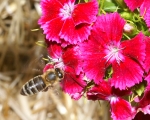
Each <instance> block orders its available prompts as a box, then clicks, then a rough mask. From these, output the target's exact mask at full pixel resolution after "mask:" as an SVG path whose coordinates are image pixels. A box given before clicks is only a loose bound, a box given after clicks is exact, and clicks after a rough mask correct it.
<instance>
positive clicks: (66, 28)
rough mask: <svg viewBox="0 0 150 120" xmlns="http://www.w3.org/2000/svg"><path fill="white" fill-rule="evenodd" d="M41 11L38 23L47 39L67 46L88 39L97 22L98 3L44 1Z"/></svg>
mask: <svg viewBox="0 0 150 120" xmlns="http://www.w3.org/2000/svg"><path fill="white" fill-rule="evenodd" d="M41 9H42V16H41V18H40V19H39V21H38V23H39V24H40V25H41V28H43V30H44V34H45V35H46V39H47V40H49V41H56V42H57V43H63V44H62V45H64V46H66V45H67V44H77V42H82V41H84V40H85V39H87V38H88V36H89V35H90V30H91V24H92V23H93V22H95V20H96V14H97V13H98V3H97V1H96V0H93V1H91V2H88V3H81V4H76V5H75V0H66V1H64V0H42V1H41Z"/></svg>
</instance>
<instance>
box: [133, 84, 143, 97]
mask: <svg viewBox="0 0 150 120" xmlns="http://www.w3.org/2000/svg"><path fill="white" fill-rule="evenodd" d="M133 89H134V91H135V92H136V94H137V95H138V96H141V95H142V93H143V92H144V90H145V83H144V82H142V83H140V84H138V85H135V86H134V87H133Z"/></svg>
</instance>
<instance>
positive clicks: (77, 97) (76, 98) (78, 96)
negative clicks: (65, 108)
mask: <svg viewBox="0 0 150 120" xmlns="http://www.w3.org/2000/svg"><path fill="white" fill-rule="evenodd" d="M82 95H83V93H82V92H77V93H73V94H70V96H71V98H72V99H74V100H79V99H80V98H81V97H82Z"/></svg>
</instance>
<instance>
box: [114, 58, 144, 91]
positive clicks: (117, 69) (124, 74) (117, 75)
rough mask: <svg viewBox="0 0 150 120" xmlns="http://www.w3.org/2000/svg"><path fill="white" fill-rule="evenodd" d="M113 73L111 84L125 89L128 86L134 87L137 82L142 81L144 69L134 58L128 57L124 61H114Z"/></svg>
mask: <svg viewBox="0 0 150 120" xmlns="http://www.w3.org/2000/svg"><path fill="white" fill-rule="evenodd" d="M112 67H113V74H112V78H111V85H112V86H114V87H115V88H119V89H120V90H124V89H126V88H127V87H132V86H134V85H135V84H137V83H139V82H141V81H142V76H143V70H142V68H141V67H140V66H139V65H138V64H137V63H136V62H135V61H133V60H131V59H129V58H128V57H126V58H125V61H124V62H121V63H120V64H118V63H113V64H112Z"/></svg>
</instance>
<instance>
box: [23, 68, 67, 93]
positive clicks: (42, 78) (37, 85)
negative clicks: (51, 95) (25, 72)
mask: <svg viewBox="0 0 150 120" xmlns="http://www.w3.org/2000/svg"><path fill="white" fill-rule="evenodd" d="M63 77H64V73H63V71H62V70H61V69H59V68H54V69H48V70H47V71H46V72H45V73H44V74H42V75H38V76H35V77H34V78H32V79H30V80H29V81H28V82H26V83H25V84H24V85H23V87H22V89H21V91H20V94H21V95H24V96H29V95H34V94H37V93H38V92H41V91H47V90H48V88H49V87H53V85H54V84H55V83H56V82H58V81H60V80H62V79H63Z"/></svg>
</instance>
